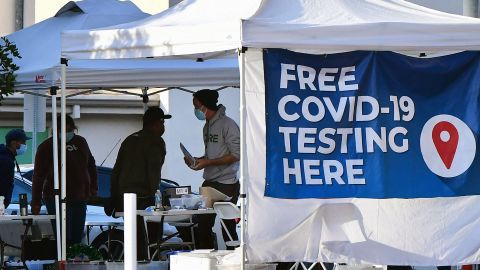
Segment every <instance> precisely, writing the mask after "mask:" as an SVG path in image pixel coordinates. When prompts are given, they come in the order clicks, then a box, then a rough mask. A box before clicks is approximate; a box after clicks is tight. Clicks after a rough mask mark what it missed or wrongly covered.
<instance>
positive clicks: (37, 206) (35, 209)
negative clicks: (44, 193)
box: [31, 205, 40, 215]
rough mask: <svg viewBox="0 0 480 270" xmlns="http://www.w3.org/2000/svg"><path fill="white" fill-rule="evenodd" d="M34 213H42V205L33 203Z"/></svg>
mask: <svg viewBox="0 0 480 270" xmlns="http://www.w3.org/2000/svg"><path fill="white" fill-rule="evenodd" d="M31 207H32V214H34V215H38V214H40V205H32V206H31Z"/></svg>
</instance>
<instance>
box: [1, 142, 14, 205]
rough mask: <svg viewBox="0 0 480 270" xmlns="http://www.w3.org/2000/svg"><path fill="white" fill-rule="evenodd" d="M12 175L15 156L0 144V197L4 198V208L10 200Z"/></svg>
mask: <svg viewBox="0 0 480 270" xmlns="http://www.w3.org/2000/svg"><path fill="white" fill-rule="evenodd" d="M14 173H15V155H14V154H13V153H12V152H11V151H10V150H9V149H8V148H7V147H6V146H5V145H4V144H0V196H4V197H5V201H4V204H5V208H7V207H8V205H9V204H10V201H11V200H12V192H13V176H14Z"/></svg>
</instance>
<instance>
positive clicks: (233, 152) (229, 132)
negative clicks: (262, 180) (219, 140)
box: [193, 121, 240, 170]
mask: <svg viewBox="0 0 480 270" xmlns="http://www.w3.org/2000/svg"><path fill="white" fill-rule="evenodd" d="M223 137H224V141H225V144H226V145H227V148H228V151H229V152H230V153H228V154H226V155H224V156H222V157H220V158H216V159H208V158H205V157H204V158H200V159H197V165H196V166H195V167H194V168H193V169H194V170H201V169H204V168H206V167H210V166H219V165H230V164H232V163H234V162H237V161H239V160H240V130H239V128H238V126H237V124H235V122H233V121H231V122H229V124H228V125H226V126H225V127H224V129H223Z"/></svg>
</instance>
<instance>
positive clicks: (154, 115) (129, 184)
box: [105, 107, 172, 260]
mask: <svg viewBox="0 0 480 270" xmlns="http://www.w3.org/2000/svg"><path fill="white" fill-rule="evenodd" d="M170 118H172V116H171V115H169V114H165V113H164V112H163V110H162V109H160V108H158V107H150V108H148V109H147V111H145V114H144V115H143V129H142V130H140V131H137V132H135V133H133V134H131V135H130V136H128V137H127V138H126V139H125V140H124V141H123V143H122V145H121V146H120V150H119V151H118V155H117V160H116V161H115V165H114V167H113V171H112V177H111V185H110V194H111V196H112V198H111V206H110V207H107V206H106V208H105V212H106V213H107V214H109V215H110V214H112V212H113V213H114V212H122V211H123V194H125V193H135V194H137V209H139V210H145V208H147V207H149V206H153V205H154V204H155V198H154V197H155V191H156V190H157V189H159V185H160V179H161V170H162V166H163V162H164V161H165V155H166V154H167V151H166V148H165V141H164V140H163V138H162V135H163V133H164V132H165V119H170ZM137 224H143V219H142V218H141V217H139V218H138V219H137ZM147 226H148V232H149V233H148V237H149V238H150V241H153V240H156V232H157V228H158V226H157V225H156V224H154V223H152V222H149V223H147ZM137 240H138V245H137V255H138V259H139V260H143V259H148V256H147V254H148V253H147V251H146V250H145V247H146V245H145V243H144V240H145V230H144V226H137Z"/></svg>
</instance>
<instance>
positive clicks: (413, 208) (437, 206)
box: [245, 49, 480, 266]
mask: <svg viewBox="0 0 480 270" xmlns="http://www.w3.org/2000/svg"><path fill="white" fill-rule="evenodd" d="M245 73H246V74H245V77H246V78H245V81H246V85H245V95H246V110H247V113H246V115H247V121H246V125H247V126H248V128H247V130H246V133H247V134H246V145H247V158H246V162H245V163H246V165H245V166H246V167H247V173H246V176H245V179H246V185H247V190H248V193H247V194H248V195H247V198H248V199H247V201H248V204H247V206H248V208H247V221H248V226H247V237H246V246H247V255H248V259H249V261H251V262H265V261H267V262H275V261H311V262H314V261H324V262H339V263H348V264H359V263H364V264H389V265H415V266H433V265H461V264H471V263H478V262H479V261H480V250H479V249H478V244H479V242H478V241H475V240H474V239H476V236H477V235H478V234H479V228H480V227H479V226H480V218H479V217H480V210H479V209H477V207H475V205H478V204H480V196H463V197H453V198H452V197H450V198H422V199H380V200H379V199H358V198H351V199H325V200H322V199H297V200H291V199H278V198H269V197H265V196H264V190H265V179H266V165H265V164H266V156H265V153H266V140H267V139H268V138H267V137H266V127H267V123H266V122H265V121H266V118H265V102H266V101H265V84H264V69H263V54H262V52H261V51H260V50H257V49H249V50H248V51H247V53H246V68H245ZM251 157H255V158H251Z"/></svg>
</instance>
